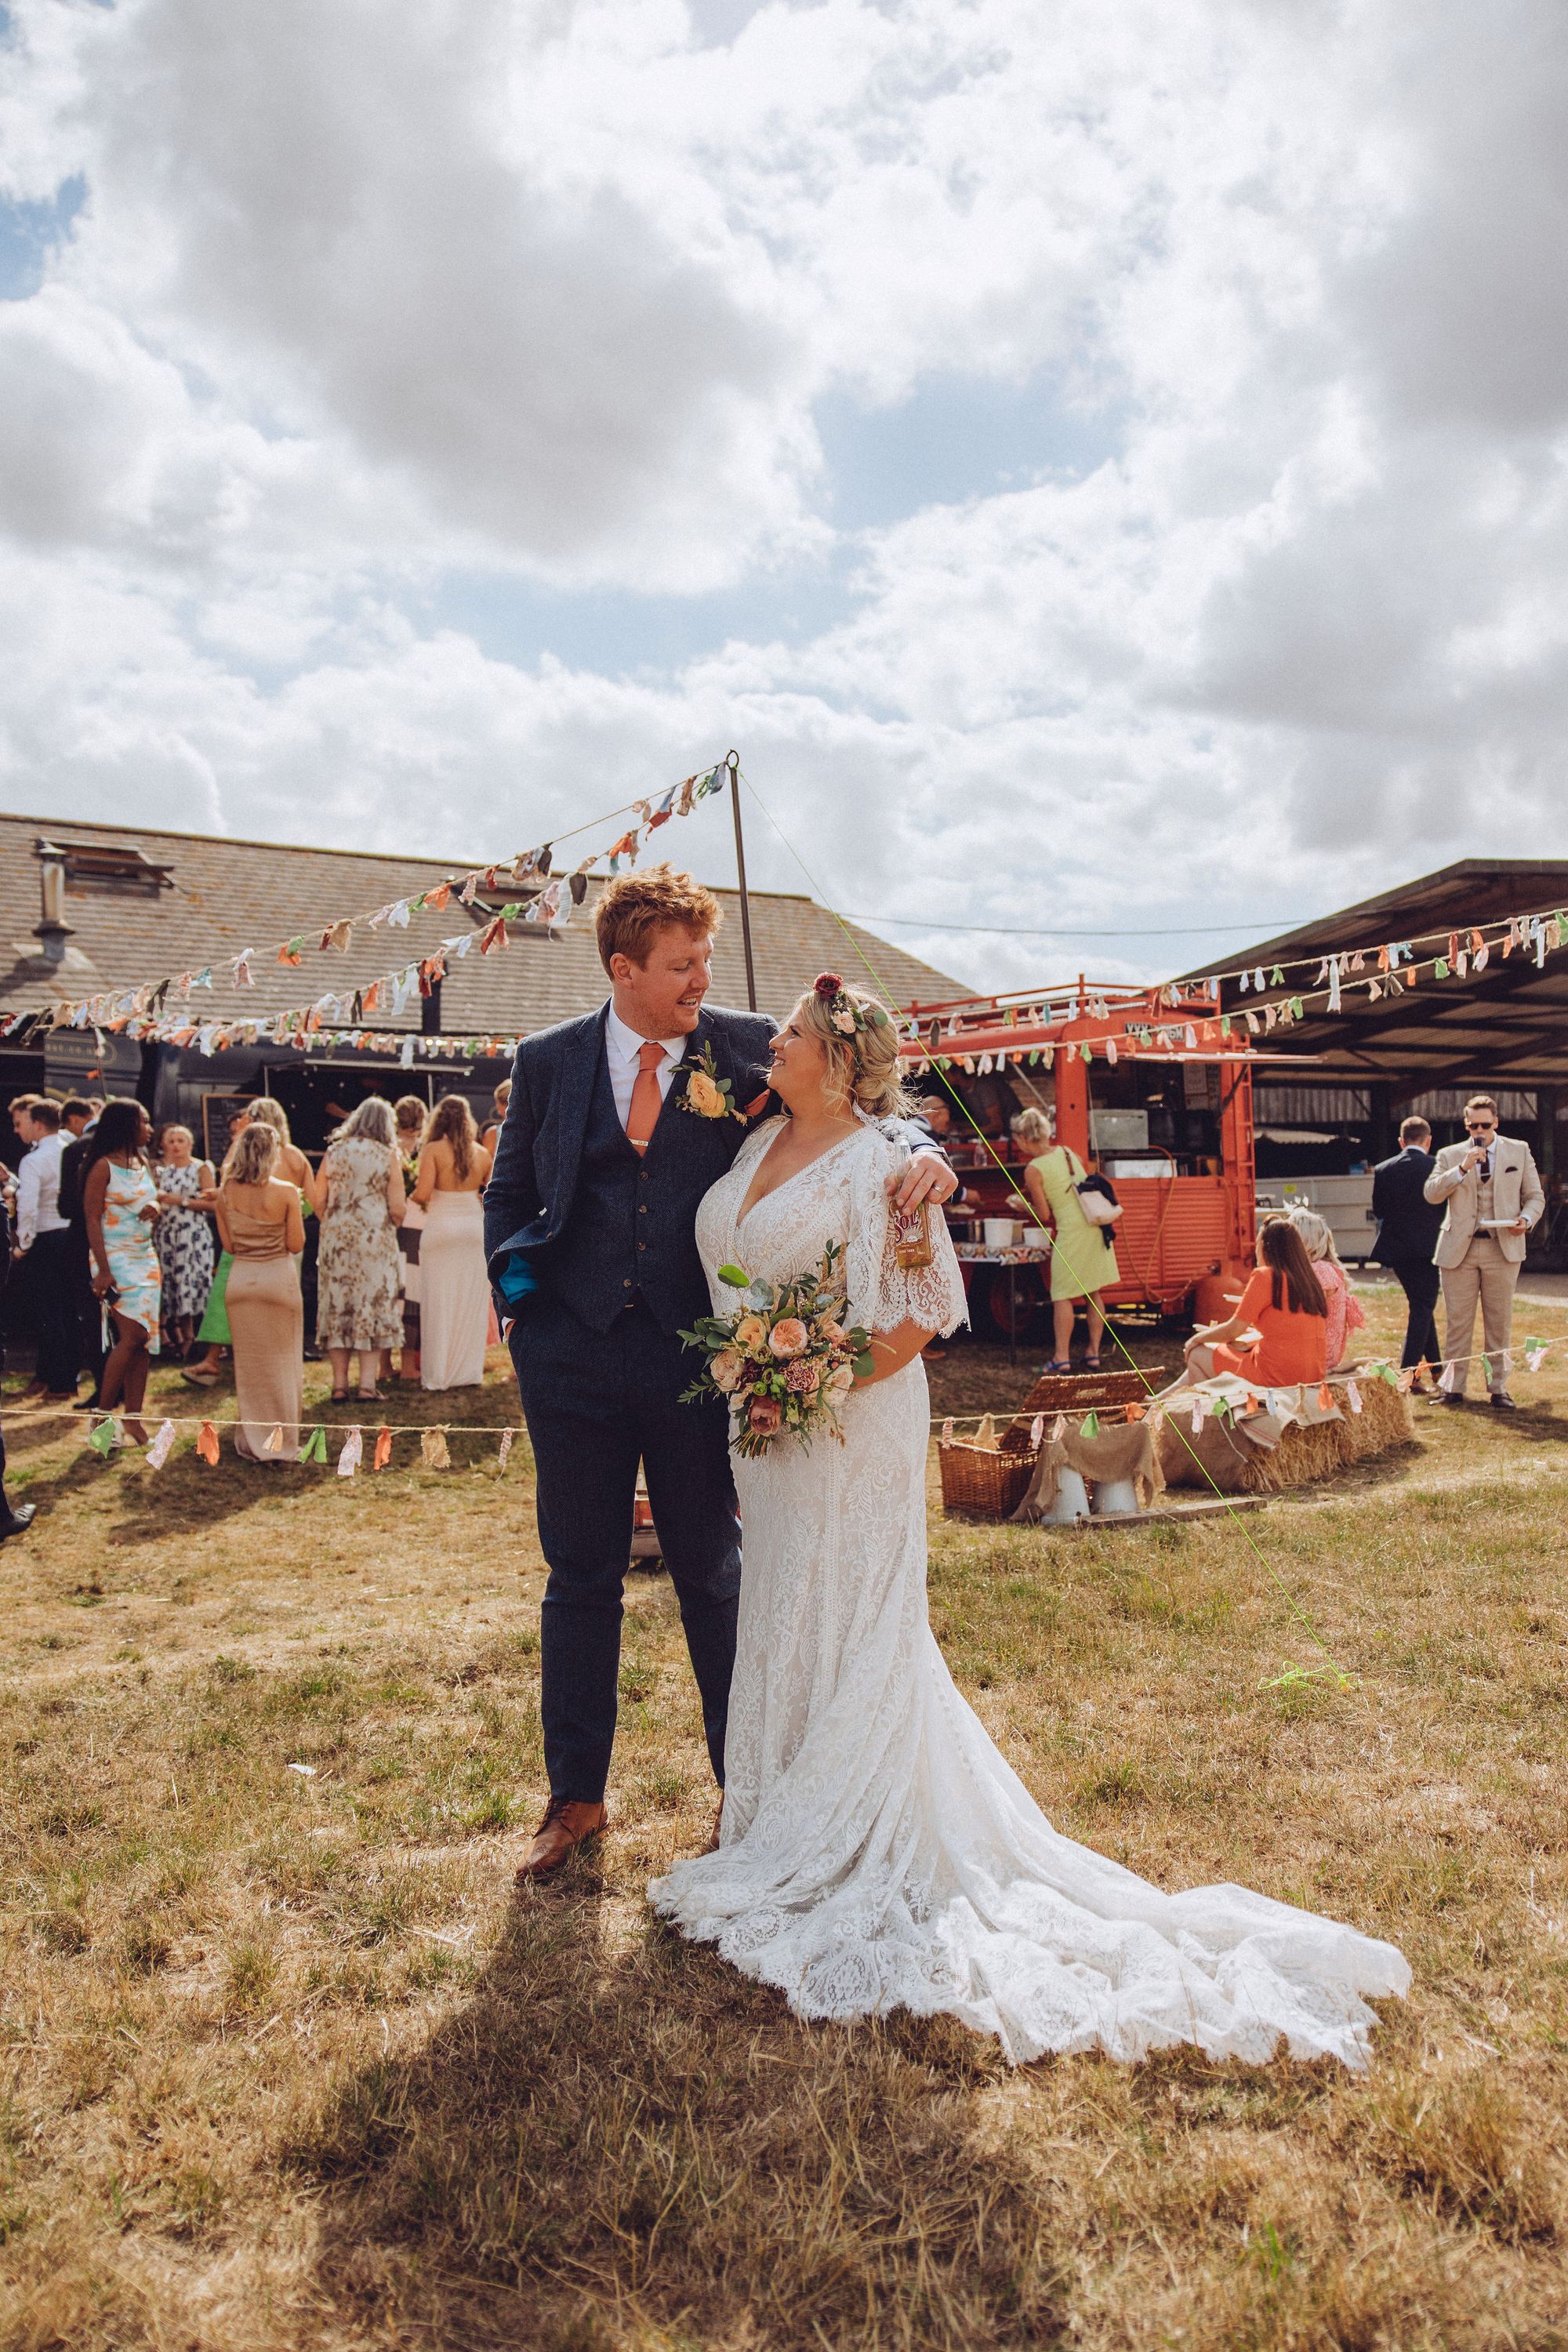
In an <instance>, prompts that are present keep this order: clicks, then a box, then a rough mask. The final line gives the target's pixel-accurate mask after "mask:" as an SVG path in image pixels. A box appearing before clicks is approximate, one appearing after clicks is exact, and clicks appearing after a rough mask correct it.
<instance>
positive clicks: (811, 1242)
mask: <svg viewBox="0 0 1568 2352" xmlns="http://www.w3.org/2000/svg"><path fill="white" fill-rule="evenodd" d="M783 1126H784V1120H783V1119H782V1118H770V1119H765V1120H764V1121H763V1124H762V1126H760V1127H758V1128H755V1129H752V1133H751V1134H750V1135H748V1136H747V1138H746V1139H745V1141H744V1143H742V1146H741V1149H740V1150H739V1152H738V1153H737V1154H736V1156H735V1162H734V1165H733V1167H732V1168H731V1170H730V1171H729V1174H728V1175H726V1176H721V1178H720V1180H719V1181H718V1183H717V1184H715V1185H714V1186H713V1187H712V1189H711V1190H710V1192H708V1193H707V1194H706V1195H705V1197H704V1199H703V1202H702V1205H701V1207H700V1209H699V1210H698V1212H697V1246H698V1248H699V1250H700V1252H701V1254H702V1264H703V1269H704V1271H705V1272H706V1274H707V1276H708V1287H709V1291H710V1295H711V1297H712V1300H713V1311H714V1313H715V1314H716V1315H724V1314H729V1313H731V1311H732V1310H733V1308H734V1307H735V1305H736V1303H737V1302H736V1294H735V1293H734V1292H733V1291H732V1290H731V1289H729V1288H728V1287H727V1286H725V1285H724V1284H723V1283H721V1282H720V1280H719V1276H718V1270H719V1268H720V1267H721V1265H729V1264H731V1263H733V1262H738V1263H739V1264H740V1265H743V1266H744V1267H745V1269H746V1272H747V1273H748V1274H749V1275H751V1276H753V1277H754V1276H758V1275H761V1276H763V1279H764V1280H765V1281H768V1282H791V1281H793V1280H794V1278H795V1276H796V1275H798V1274H804V1273H805V1272H806V1270H807V1269H808V1268H809V1267H812V1266H815V1265H818V1264H820V1262H821V1259H822V1255H823V1252H824V1251H825V1250H826V1247H827V1244H828V1243H829V1242H830V1241H831V1242H837V1244H838V1246H839V1248H840V1249H841V1250H842V1252H843V1254H844V1274H845V1281H846V1286H847V1296H848V1304H849V1319H850V1320H851V1322H855V1323H863V1324H865V1326H866V1327H867V1328H868V1330H877V1331H890V1330H891V1329H892V1328H894V1326H895V1325H896V1324H899V1323H901V1322H903V1321H904V1320H905V1319H906V1318H909V1319H910V1320H912V1321H914V1322H917V1323H919V1324H921V1326H922V1327H923V1328H925V1329H927V1330H931V1331H951V1330H952V1329H953V1328H954V1327H955V1326H956V1325H957V1324H959V1323H961V1322H962V1321H963V1318H964V1303H963V1276H962V1275H961V1274H960V1273H959V1270H958V1260H957V1258H956V1257H955V1256H954V1255H953V1250H952V1243H951V1241H949V1239H948V1237H947V1229H946V1224H945V1223H944V1221H943V1220H942V1218H941V1217H938V1218H936V1220H935V1224H936V1226H937V1227H938V1228H940V1232H939V1234H938V1235H937V1238H938V1240H939V1241H940V1244H941V1247H940V1248H939V1249H938V1250H937V1251H936V1252H935V1253H934V1254H933V1259H932V1263H931V1265H929V1266H921V1267H918V1268H916V1269H914V1270H912V1271H908V1272H906V1271H905V1270H903V1269H901V1268H900V1267H899V1266H898V1265H896V1264H895V1263H894V1258H893V1234H892V1219H891V1217H890V1216H889V1213H888V1195H887V1192H886V1190H885V1185H886V1180H887V1178H888V1177H889V1175H890V1174H891V1173H892V1172H893V1171H894V1170H895V1169H897V1168H899V1167H900V1166H901V1165H902V1163H903V1161H904V1160H905V1159H906V1157H907V1153H906V1151H905V1150H904V1147H903V1146H902V1145H900V1144H899V1143H897V1142H895V1141H894V1139H892V1137H891V1136H889V1135H888V1134H885V1133H884V1131H883V1130H882V1129H881V1128H879V1127H878V1126H877V1125H875V1123H874V1122H873V1121H872V1120H870V1119H862V1120H860V1121H859V1123H858V1131H857V1132H856V1133H855V1134H853V1135H847V1136H846V1137H845V1138H844V1139H843V1140H842V1142H839V1143H835V1144H833V1145H830V1147H829V1148H828V1150H826V1151H821V1152H818V1154H817V1156H816V1159H815V1160H807V1161H806V1163H805V1167H804V1168H797V1169H796V1170H795V1171H794V1173H793V1174H792V1175H789V1176H786V1177H785V1178H784V1181H783V1183H782V1184H775V1185H774V1186H773V1191H772V1192H764V1193H763V1197H762V1199H761V1200H760V1201H757V1202H753V1203H752V1207H751V1208H750V1209H749V1210H747V1211H746V1213H745V1214H744V1215H742V1205H743V1203H744V1202H745V1198H746V1195H747V1193H748V1192H750V1191H751V1189H752V1178H753V1177H754V1176H755V1175H756V1172H757V1169H758V1166H759V1164H760V1162H761V1161H762V1160H763V1157H764V1156H765V1154H766V1153H767V1151H768V1150H770V1149H771V1147H772V1144H773V1139H774V1138H775V1137H776V1136H777V1134H778V1133H779V1130H780V1129H781V1128H783Z"/></svg>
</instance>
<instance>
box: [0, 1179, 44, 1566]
mask: <svg viewBox="0 0 1568 2352" xmlns="http://www.w3.org/2000/svg"><path fill="white" fill-rule="evenodd" d="M10 1273H11V1217H10V1212H9V1211H8V1210H7V1208H6V1206H5V1202H4V1201H0V1291H4V1289H5V1284H6V1282H7V1280H8V1279H9V1277H10ZM4 1371H5V1355H4V1353H3V1352H0V1372H4ZM35 1517H37V1504H36V1503H13V1502H11V1500H10V1499H9V1497H8V1496H7V1495H6V1493H5V1431H4V1429H0V1543H4V1542H5V1540H6V1538H7V1537H9V1536H19V1535H21V1534H22V1533H23V1531H24V1530H25V1529H26V1528H29V1527H31V1525H32V1523H33V1520H34V1518H35Z"/></svg>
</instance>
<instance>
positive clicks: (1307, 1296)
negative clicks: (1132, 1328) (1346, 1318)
mask: <svg viewBox="0 0 1568 2352" xmlns="http://www.w3.org/2000/svg"><path fill="white" fill-rule="evenodd" d="M1245 1331H1256V1332H1257V1334H1258V1337H1257V1339H1255V1340H1254V1341H1253V1343H1252V1345H1251V1346H1250V1347H1248V1348H1239V1347H1237V1345H1236V1342H1237V1340H1238V1339H1240V1338H1241V1336H1242V1334H1243V1332H1245ZM1186 1357H1187V1378H1188V1380H1189V1381H1202V1380H1206V1379H1207V1378H1208V1377H1209V1375H1210V1374H1211V1373H1212V1372H1235V1373H1237V1375H1238V1376H1239V1378H1241V1379H1242V1380H1244V1381H1253V1382H1254V1383H1255V1384H1256V1385H1257V1386H1258V1388H1260V1389H1292V1388H1295V1387H1296V1386H1297V1385H1298V1384H1299V1383H1300V1381H1312V1382H1314V1383H1316V1382H1318V1381H1322V1380H1325V1379H1326V1378H1327V1377H1328V1370H1329V1306H1328V1301H1327V1299H1326V1298H1325V1297H1324V1296H1323V1286H1322V1284H1321V1282H1320V1281H1319V1280H1318V1276H1317V1272H1316V1270H1315V1268H1314V1267H1313V1265H1312V1261H1311V1259H1310V1257H1309V1256H1308V1255H1307V1252H1306V1248H1305V1245H1304V1244H1303V1243H1302V1240H1301V1236H1300V1234H1299V1233H1298V1232H1297V1230H1296V1228H1295V1226H1294V1225H1293V1224H1292V1223H1290V1220H1289V1217H1271V1218H1269V1219H1268V1222H1267V1223H1264V1224H1261V1225H1259V1227H1258V1271H1257V1273H1256V1274H1253V1275H1250V1276H1248V1277H1247V1287H1246V1289H1245V1290H1244V1291H1243V1292H1242V1294H1241V1297H1240V1299H1239V1300H1238V1301H1237V1309H1236V1313H1235V1314H1234V1315H1233V1316H1232V1317H1231V1318H1230V1319H1229V1321H1228V1322H1226V1323H1210V1324H1209V1325H1207V1326H1206V1327H1205V1328H1204V1329H1203V1330H1201V1331H1194V1333H1193V1336H1192V1338H1191V1339H1189V1340H1188V1341H1187V1346H1186Z"/></svg>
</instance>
